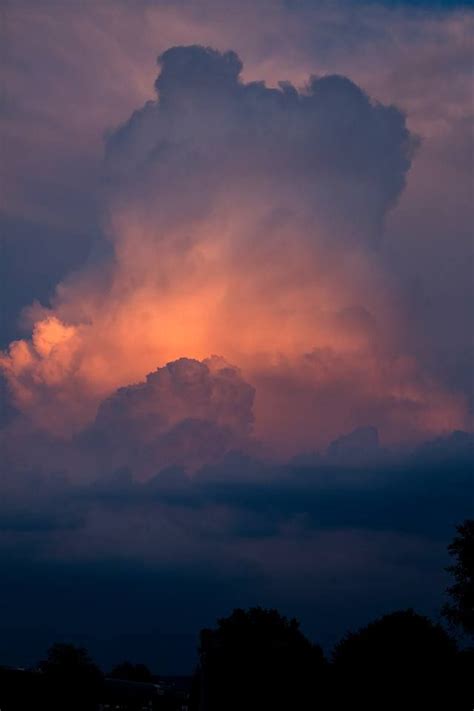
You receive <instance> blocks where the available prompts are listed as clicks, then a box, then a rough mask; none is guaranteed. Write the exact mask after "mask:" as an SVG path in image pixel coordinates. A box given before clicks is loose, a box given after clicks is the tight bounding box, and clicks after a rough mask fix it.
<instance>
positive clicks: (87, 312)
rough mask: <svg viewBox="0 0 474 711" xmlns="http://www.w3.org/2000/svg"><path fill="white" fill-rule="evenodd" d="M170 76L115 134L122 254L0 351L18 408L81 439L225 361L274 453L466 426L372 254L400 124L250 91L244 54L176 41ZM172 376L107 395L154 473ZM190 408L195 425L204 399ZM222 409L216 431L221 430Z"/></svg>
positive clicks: (402, 140) (393, 179)
mask: <svg viewBox="0 0 474 711" xmlns="http://www.w3.org/2000/svg"><path fill="white" fill-rule="evenodd" d="M159 63H160V74H159V77H158V79H157V81H156V90H157V99H156V100H155V101H151V102H148V103H147V104H145V106H144V107H143V108H141V109H140V110H138V111H136V112H135V113H134V114H133V115H132V116H131V118H130V119H129V121H127V122H126V123H125V124H124V125H123V126H121V127H120V128H119V129H117V130H116V131H115V132H114V133H112V134H111V135H110V136H109V137H108V139H107V146H106V158H105V166H104V181H103V200H104V204H103V214H104V225H105V229H106V231H107V234H108V237H109V239H110V241H111V244H112V247H113V257H111V258H110V259H108V260H106V261H105V262H102V263H101V265H100V266H95V267H89V268H85V269H83V270H81V271H79V272H78V273H76V274H74V275H73V276H72V277H70V278H69V279H67V280H66V281H64V282H63V283H62V284H60V285H59V286H58V288H57V291H56V296H55V298H54V300H53V303H52V306H51V308H50V309H43V308H38V307H32V308H31V309H30V312H29V316H30V320H31V324H32V329H33V336H32V338H31V339H30V340H23V341H19V342H16V343H13V344H12V345H11V347H10V350H9V353H8V354H5V355H4V356H3V357H2V361H1V364H2V367H3V370H4V372H5V374H6V377H7V378H8V381H9V384H10V387H11V391H12V393H13V396H14V398H15V402H16V405H17V407H18V408H19V409H20V410H21V411H22V412H23V413H25V414H26V415H27V416H28V417H29V418H30V419H31V420H32V421H33V423H34V426H35V427H39V428H45V429H47V430H48V431H50V432H52V433H54V434H55V435H58V434H60V435H70V434H72V433H74V432H78V431H81V430H82V429H84V428H87V427H88V426H90V425H91V423H92V422H93V421H94V418H95V417H96V413H97V409H98V407H99V404H100V402H101V401H102V400H103V399H104V398H105V397H107V396H109V395H110V394H111V393H113V392H114V390H115V389H116V388H118V387H123V386H126V385H129V384H130V383H131V382H136V381H138V380H142V379H143V378H144V377H145V376H146V374H147V373H149V372H151V371H153V370H155V369H156V367H157V366H158V367H160V366H163V365H164V364H165V363H167V362H169V361H174V360H176V359H179V358H183V357H185V358H191V359H198V360H203V359H205V358H207V357H208V356H209V355H210V354H211V353H218V354H219V355H222V356H223V357H224V358H225V359H226V360H227V361H228V362H230V363H235V364H236V365H237V366H238V367H239V368H240V369H241V371H242V375H243V378H244V379H245V380H246V381H247V382H248V383H249V384H250V385H251V386H252V387H254V388H255V389H256V397H255V407H254V415H255V433H256V435H257V437H259V438H260V439H262V440H263V441H264V442H265V443H266V444H268V445H269V448H270V449H271V450H272V451H274V452H275V451H276V452H281V453H285V454H288V453H291V452H295V451H298V450H299V449H301V448H308V447H311V446H313V445H319V444H327V443H328V442H329V441H330V440H331V439H334V437H336V436H337V435H338V434H340V433H341V432H342V431H350V430H351V429H354V428H355V427H358V426H371V425H375V426H377V427H378V429H379V432H380V436H381V439H382V442H387V441H392V442H393V441H402V440H407V439H413V438H415V439H417V438H420V437H423V436H425V435H426V434H432V433H437V432H442V431H447V430H451V429H453V428H455V427H462V426H463V425H464V424H465V410H464V403H463V402H462V400H460V398H459V397H455V396H453V395H451V394H449V393H448V392H445V391H444V390H443V388H442V387H440V386H439V385H437V384H436V383H435V382H433V381H432V379H430V378H429V377H427V376H426V375H425V374H424V373H423V369H422V368H421V367H420V366H419V364H418V363H417V362H416V360H415V359H414V357H413V355H412V353H411V352H410V349H409V348H408V347H407V346H406V345H405V344H406V334H405V330H406V329H405V325H404V322H405V314H404V313H403V312H402V309H401V307H400V299H399V294H398V287H397V285H396V283H394V282H393V280H392V279H391V278H390V276H389V274H388V273H387V272H386V270H385V269H384V267H383V266H382V264H381V261H380V260H379V259H378V256H377V244H378V241H379V239H380V236H381V232H382V229H383V221H384V218H385V216H386V214H387V211H388V210H389V209H390V207H392V206H393V205H394V204H395V202H396V200H397V198H398V197H399V195H400V193H401V191H402V189H403V186H404V182H405V178H406V174H407V171H408V169H409V167H410V163H411V160H412V158H413V155H414V151H415V147H416V140H415V139H414V138H413V136H412V135H410V133H409V131H408V130H407V127H406V125H405V119H404V116H403V114H402V113H401V112H400V111H399V110H397V109H396V108H394V107H392V106H384V105H381V104H379V103H376V102H374V101H371V100H370V98H369V97H368V96H367V95H366V94H365V93H364V92H363V91H362V90H361V89H360V88H359V87H357V86H356V85H355V84H353V83H352V82H351V81H350V80H349V79H347V78H345V77H342V76H323V77H319V78H318V77H313V78H311V79H310V80H309V83H308V84H307V86H306V87H305V88H304V89H302V90H297V89H296V88H295V87H294V86H293V85H291V84H289V83H281V84H280V85H279V87H278V88H268V87H267V86H266V85H265V84H264V83H263V82H251V83H245V82H243V81H242V80H241V78H240V74H241V69H242V65H241V62H240V60H239V58H238V56H237V55H236V54H235V53H234V52H226V53H220V52H217V51H215V50H212V49H208V48H204V47H200V46H189V47H174V48H172V49H169V50H168V51H166V52H165V53H164V54H162V55H161V57H160V59H159ZM178 363H181V365H180V366H178V365H176V366H173V367H174V368H175V369H176V368H177V369H178V370H177V371H176V372H178V371H179V372H180V368H182V367H184V366H183V363H188V365H187V366H186V368H185V370H186V372H188V368H190V369H191V371H192V372H193V373H194V369H195V368H198V369H199V368H201V369H202V368H203V367H206V368H209V367H210V366H209V365H206V366H197V365H192V366H191V365H190V364H189V363H190V361H178ZM169 368H170V366H168V368H167V369H165V370H164V371H161V370H159V371H158V373H161V374H160V375H157V376H149V378H148V380H147V385H146V386H134V387H133V388H131V389H125V390H123V391H121V392H120V393H119V394H118V395H116V396H114V398H113V399H112V400H109V401H107V403H106V404H104V405H102V406H101V407H100V409H99V413H98V416H97V419H96V420H95V425H94V427H99V428H100V427H102V430H101V431H102V432H106V433H108V434H106V435H104V436H107V437H110V436H112V435H113V436H116V437H119V436H120V432H119V431H122V430H121V428H125V429H127V428H128V423H129V418H131V419H134V417H135V415H136V414H137V411H139V410H140V408H141V407H144V412H145V411H146V412H147V413H148V414H150V423H149V427H150V428H151V429H152V430H153V437H154V438H155V435H157V437H158V439H154V444H153V448H154V449H153V452H154V453H155V455H156V458H157V460H159V459H160V457H162V458H163V461H164V462H165V463H170V462H173V461H174V455H172V454H170V453H169V447H170V446H171V445H169V444H166V445H165V444H164V440H163V439H162V438H163V436H164V435H163V431H162V430H161V429H160V427H161V424H160V425H159V427H158V424H157V423H158V422H161V418H162V417H163V416H164V413H165V412H166V407H167V406H168V405H169V408H170V412H173V408H175V407H178V405H177V403H178V400H176V398H175V395H173V396H172V397H171V396H170V395H169V393H168V392H166V391H164V390H163V389H162V385H161V384H162V382H163V379H164V378H165V375H164V374H165V373H168V372H175V371H173V370H172V371H168V369H169ZM199 372H201V371H199ZM166 377H167V376H166ZM186 377H187V376H186ZM213 377H217V376H216V375H215V374H214V376H213ZM219 377H221V376H219ZM226 377H227V376H226ZM229 377H230V376H229ZM232 377H234V376H232ZM178 381H179V378H178ZM157 382H158V383H159V387H158V389H157V388H156V387H155V385H156V383H157ZM219 382H220V381H219ZM226 382H227V381H226ZM137 387H138V389H137ZM242 387H244V386H242ZM173 392H174V391H173ZM180 392H181V391H180ZM242 392H246V393H247V395H245V396H243V397H244V400H245V402H246V405H245V408H247V410H246V415H245V417H244V420H245V421H246V422H249V421H250V412H249V408H250V404H251V398H250V397H249V395H248V393H250V392H251V391H250V390H243V391H242ZM235 396H236V400H235V402H234V403H233V404H232V406H231V405H230V404H229V406H228V410H227V411H226V412H227V413H230V412H231V410H232V408H234V410H235V418H236V422H237V421H240V417H241V414H240V413H241V408H242V404H241V399H240V398H241V395H239V394H237V390H236V393H235ZM142 397H144V398H146V400H145V401H146V402H147V403H150V402H151V401H153V398H155V397H156V398H157V401H156V402H157V404H156V411H155V410H154V409H153V408H154V407H155V405H153V406H151V405H149V404H147V405H145V404H144V401H142V399H141V398H142ZM169 397H171V400H168V398H169ZM179 397H180V398H184V399H186V398H190V400H189V403H188V404H187V405H186V407H187V410H186V412H188V413H189V414H188V415H186V417H191V418H194V417H197V418H198V419H200V417H201V415H200V414H199V412H198V413H197V414H195V401H194V399H193V398H194V397H195V391H194V389H193V388H185V389H184V390H183V391H182V394H180V396H179ZM245 398H247V399H245ZM200 406H201V405H199V407H200ZM179 407H181V405H180V406H179ZM179 407H178V409H179ZM137 408H138V410H137ZM150 408H151V409H150ZM245 408H244V409H245ZM198 409H199V408H198ZM119 411H120V413H121V414H117V413H118V412H119ZM114 413H116V414H114ZM153 413H155V414H153ZM116 415H117V416H116ZM229 416H230V415H229V414H228V415H226V417H227V419H226V420H225V421H222V422H221V420H220V415H219V416H217V417H216V418H214V419H213V421H214V422H215V423H216V425H217V427H218V428H221V427H224V429H226V428H228V427H229V426H230V423H229V420H228V418H229ZM166 417H168V415H166ZM170 417H172V415H170ZM204 419H206V418H204ZM130 421H131V420H130ZM134 421H135V420H134ZM170 426H171V427H175V424H172V425H170ZM115 427H118V430H117V431H116V430H115V429H114V428H115ZM156 427H158V430H157V432H155V430H154V428H156ZM232 427H233V425H232ZM239 427H240V425H239ZM104 428H105V429H104ZM231 429H232V428H231ZM166 431H167V432H168V434H167V435H166V437H168V436H171V435H169V430H166ZM222 431H223V430H221V429H219V433H220V434H218V435H216V437H217V439H219V438H220V437H221V434H222ZM227 431H228V430H227V429H226V432H227ZM146 432H147V428H144V429H143V431H141V432H140V436H139V439H140V438H141V437H145V438H146V436H147V435H146ZM173 432H174V430H173ZM173 436H174V435H173ZM182 436H183V437H186V436H187V435H185V434H183V435H182ZM202 436H203V437H204V435H202ZM226 436H227V435H226ZM176 437H177V439H176V442H178V444H177V445H176V446H177V447H178V449H179V447H180V446H181V445H180V444H179V443H181V441H182V440H181V439H180V437H181V435H179V436H178V435H176ZM206 437H207V439H208V440H210V439H212V437H211V434H209V435H206ZM171 439H173V438H171ZM224 439H225V438H224ZM140 441H141V440H140ZM158 441H159V442H160V444H159V445H158V444H156V442H158ZM173 441H174V440H173ZM225 448H226V447H225V446H224V447H221V446H220V445H219V446H218V447H217V449H218V450H219V451H221V449H224V450H225ZM193 456H194V455H193ZM157 463H158V462H157Z"/></svg>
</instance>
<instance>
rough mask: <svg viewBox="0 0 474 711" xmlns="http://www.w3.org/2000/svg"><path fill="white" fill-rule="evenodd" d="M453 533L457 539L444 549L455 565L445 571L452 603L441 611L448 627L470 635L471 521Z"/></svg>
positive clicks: (473, 588) (473, 618) (473, 584)
mask: <svg viewBox="0 0 474 711" xmlns="http://www.w3.org/2000/svg"><path fill="white" fill-rule="evenodd" d="M456 530H457V532H458V535H457V536H455V538H454V540H453V541H452V543H450V545H449V546H448V551H449V553H450V554H451V556H453V558H454V559H455V561H456V562H455V563H454V565H450V566H449V567H448V568H446V570H447V571H448V572H450V573H452V574H453V576H454V579H455V583H454V585H451V587H449V588H448V589H447V593H448V595H449V596H450V597H451V600H452V602H451V603H447V604H446V605H445V606H444V607H443V614H444V615H445V617H446V618H447V619H448V620H449V621H450V622H451V623H452V624H454V625H456V626H458V627H460V628H462V629H463V630H464V632H466V633H467V634H469V635H474V519H467V520H466V521H464V523H462V524H461V525H460V526H457V528H456Z"/></svg>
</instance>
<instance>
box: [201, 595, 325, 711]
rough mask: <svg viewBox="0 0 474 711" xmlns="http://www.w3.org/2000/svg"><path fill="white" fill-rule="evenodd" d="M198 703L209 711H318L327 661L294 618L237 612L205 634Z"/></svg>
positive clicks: (272, 613) (270, 612) (268, 612)
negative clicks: (314, 709)
mask: <svg viewBox="0 0 474 711" xmlns="http://www.w3.org/2000/svg"><path fill="white" fill-rule="evenodd" d="M199 660H200V661H199V682H200V694H199V696H200V705H199V707H198V708H200V709H205V710H206V711H222V710H223V709H226V711H237V710H239V711H242V709H246V710H248V711H252V710H253V709H272V710H274V711H277V710H280V709H281V710H283V709H299V708H301V709H302V708H315V704H316V701H317V699H318V697H322V695H323V694H324V693H325V689H324V688H323V685H324V680H325V678H326V667H327V662H326V660H325V659H324V655H323V652H322V650H321V648H320V647H318V646H315V645H313V644H312V643H311V642H309V641H308V640H307V639H306V637H305V636H304V635H303V634H302V632H301V631H300V629H299V624H298V622H297V621H296V620H295V619H291V620H288V619H287V618H286V617H283V616H282V615H280V613H279V612H277V611H276V610H265V609H262V608H260V607H254V608H251V609H249V610H246V611H244V610H241V609H236V610H234V612H233V613H232V614H231V615H230V616H229V617H226V618H222V619H220V620H218V624H217V629H213V630H211V629H204V630H202V632H201V638H200V650H199Z"/></svg>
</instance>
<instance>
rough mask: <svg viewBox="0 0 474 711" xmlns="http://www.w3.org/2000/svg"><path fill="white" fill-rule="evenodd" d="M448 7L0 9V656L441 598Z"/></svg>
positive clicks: (466, 209)
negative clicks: (268, 615)
mask: <svg viewBox="0 0 474 711" xmlns="http://www.w3.org/2000/svg"><path fill="white" fill-rule="evenodd" d="M473 24H474V20H473V14H472V7H471V6H470V4H469V3H457V2H428V1H426V2H425V1H423V2H421V1H419V2H403V1H401V0H400V1H397V2H388V1H387V2H376V1H372V2H366V3H355V2H353V1H351V0H346V1H339V0H336V1H333V2H316V0H300V1H298V0H295V1H293V2H291V1H290V0H286V1H284V0H272V1H270V0H253V1H252V2H250V1H248V2H247V0H242V1H241V2H239V3H236V2H233V1H232V0H220V1H219V2H218V1H217V0H198V1H197V2H190V1H188V0H177V1H175V2H171V1H165V0H163V1H161V0H136V1H135V2H131V0H115V1H114V2H112V1H111V0H100V2H97V1H94V2H92V1H91V2H88V1H87V0H85V1H84V2H81V3H76V2H57V1H55V0H41V1H40V2H38V0H36V1H35V2H33V1H32V0H18V1H17V2H15V3H13V2H5V3H3V5H2V15H1V32H2V39H3V40H4V41H2V61H1V64H2V83H1V85H2V92H1V96H0V124H1V128H0V131H1V136H2V146H1V150H2V158H3V159H2V191H1V196H0V201H1V202H0V223H1V230H0V234H1V254H0V257H1V275H0V304H1V307H2V308H1V319H0V349H1V350H0V378H1V379H0V397H1V402H2V407H1V411H0V451H1V454H2V457H1V462H2V463H1V469H0V492H1V496H0V562H1V568H2V571H3V574H2V578H3V580H2V587H1V591H0V602H1V604H0V610H1V612H0V633H1V634H0V663H13V664H19V665H25V664H30V663H32V662H33V661H35V660H37V659H38V658H40V657H41V656H42V655H43V654H44V652H45V649H46V647H47V646H48V644H50V643H52V642H53V641H73V642H76V643H81V644H85V645H86V646H87V647H88V648H89V649H90V651H91V653H92V655H93V656H94V657H95V658H96V659H97V660H98V661H99V663H101V664H102V665H103V666H105V667H107V666H110V665H111V664H113V663H114V662H118V661H121V660H122V659H124V658H128V659H130V660H131V661H134V662H142V661H144V662H146V663H148V664H149V665H150V666H151V667H152V668H153V669H154V670H155V671H160V672H161V673H184V672H189V671H190V670H191V669H192V666H193V663H194V661H195V649H196V639H197V633H198V631H199V629H200V628H201V627H203V626H206V625H211V624H212V623H213V622H214V620H215V619H216V617H219V616H222V615H225V614H227V613H229V612H230V611H231V610H232V609H233V608H234V607H236V606H248V605H255V604H261V605H265V606H271V607H277V608H278V609H280V610H281V611H282V612H284V613H285V614H289V615H291V616H293V615H295V616H297V617H298V618H299V619H300V620H301V623H302V629H303V631H304V632H305V633H306V634H308V636H310V637H311V638H312V639H313V640H314V641H317V642H320V643H322V644H323V646H324V647H325V648H326V649H329V648H330V646H331V645H332V644H333V643H334V642H335V641H336V640H337V639H338V638H339V637H340V636H341V635H342V634H344V633H345V631H346V630H347V629H348V628H355V627H358V626H360V625H362V624H364V623H366V622H367V621H368V620H369V619H372V618H373V617H374V616H376V615H378V614H382V613H383V612H387V611H390V610H392V609H397V608H400V607H407V606H413V607H416V608H417V609H418V610H419V611H421V612H423V613H426V614H430V615H432V616H433V617H435V618H436V617H437V616H438V615H439V609H440V606H441V604H442V602H443V591H444V589H445V587H446V585H447V576H446V573H445V571H444V567H445V566H446V564H447V555H446V546H447V544H448V542H449V540H450V539H451V538H452V536H453V534H454V530H455V526H456V524H458V523H460V522H461V521H462V520H463V519H464V518H466V517H468V516H472V509H473V502H474V488H473V481H472V476H473V475H472V472H473V466H472V464H473V441H474V438H473V435H472V414H473V405H474V398H473V387H472V386H473V371H472V358H473V355H474V341H473V339H474V336H473V334H474V331H473V328H472V325H473V324H472V303H473V293H472V292H473V284H474V280H473V278H472V277H473V251H472V224H473V217H474V215H473V212H472V167H473V166H472V85H471V71H472V59H473V57H472V43H471V39H470V38H471V36H472V34H471V33H472V29H473Z"/></svg>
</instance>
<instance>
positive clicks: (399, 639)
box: [333, 610, 470, 710]
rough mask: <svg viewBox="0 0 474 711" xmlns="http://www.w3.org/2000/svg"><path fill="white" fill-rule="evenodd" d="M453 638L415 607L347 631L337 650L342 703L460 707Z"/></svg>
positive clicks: (336, 671) (461, 698)
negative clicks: (415, 610) (357, 629)
mask: <svg viewBox="0 0 474 711" xmlns="http://www.w3.org/2000/svg"><path fill="white" fill-rule="evenodd" d="M457 662H458V652H457V648H456V643H455V641H454V640H453V639H452V638H451V637H450V636H449V635H448V634H447V632H446V631H445V630H444V629H443V628H442V627H441V625H439V624H435V623H433V622H431V620H429V619H428V618H427V617H423V616H422V615H419V614H417V613H416V612H414V611H413V610H401V611H397V612H393V613H391V614H388V615H384V616H383V617H381V618H380V619H378V620H375V621H374V622H371V623H369V624H368V625H367V626H366V627H364V628H362V629H360V630H359V631H358V632H353V633H349V634H347V635H346V636H345V637H344V639H343V640H342V641H341V642H339V644H337V645H336V647H335V649H334V652H333V679H334V680H335V681H336V682H337V683H336V684H335V690H336V692H337V699H338V705H340V707H341V708H342V707H344V706H346V705H350V706H356V707H361V708H365V709H382V708H383V709H401V708H402V709H406V710H407V709H425V708H426V709H432V708H434V709H438V708H439V709H442V708H445V709H461V708H466V709H467V708H470V705H469V704H468V705H466V706H464V705H463V704H464V703H465V701H466V700H465V689H464V688H463V680H462V679H461V678H458V664H457Z"/></svg>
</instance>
